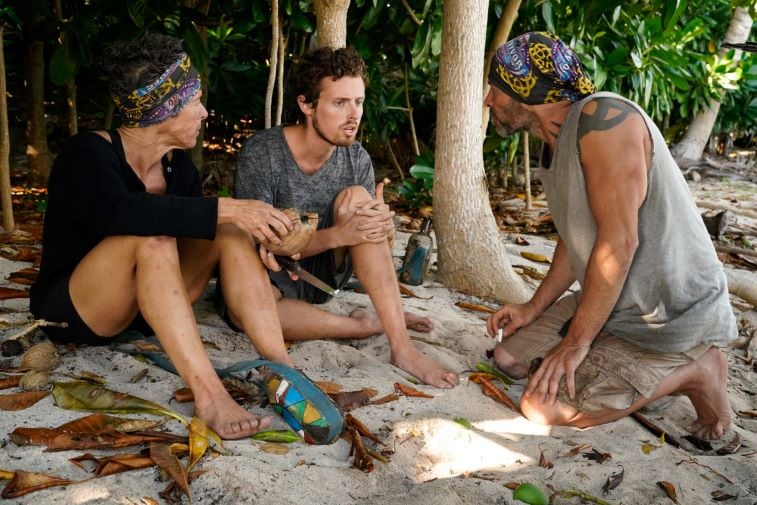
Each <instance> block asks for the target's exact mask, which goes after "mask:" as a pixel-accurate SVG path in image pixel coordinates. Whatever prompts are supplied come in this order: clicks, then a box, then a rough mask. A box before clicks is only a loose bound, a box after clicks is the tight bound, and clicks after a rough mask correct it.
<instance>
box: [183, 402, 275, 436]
mask: <svg viewBox="0 0 757 505" xmlns="http://www.w3.org/2000/svg"><path fill="white" fill-rule="evenodd" d="M195 415H196V416H197V417H199V418H200V419H202V420H203V421H205V423H206V424H207V425H208V427H209V428H211V429H212V430H213V431H215V432H216V433H218V436H220V437H221V438H223V439H226V440H234V439H238V438H245V437H249V436H250V435H252V434H254V433H256V432H258V431H260V430H264V429H266V428H267V427H268V426H270V425H271V419H270V418H268V417H261V418H258V417H255V416H254V415H252V414H250V413H249V412H247V411H246V410H245V409H244V408H242V407H240V406H239V405H238V404H237V402H235V401H234V400H232V399H231V397H230V396H229V395H228V393H226V392H224V394H219V395H214V396H210V397H209V398H208V399H207V400H206V401H201V400H198V399H197V398H195Z"/></svg>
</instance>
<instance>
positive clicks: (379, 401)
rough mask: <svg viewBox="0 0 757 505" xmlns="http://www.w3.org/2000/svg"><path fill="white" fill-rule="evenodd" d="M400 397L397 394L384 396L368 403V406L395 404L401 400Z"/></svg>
mask: <svg viewBox="0 0 757 505" xmlns="http://www.w3.org/2000/svg"><path fill="white" fill-rule="evenodd" d="M399 398H400V397H399V395H397V393H389V394H388V395H386V396H382V397H381V398H376V399H375V400H371V401H369V402H368V405H383V404H385V403H389V402H393V401H396V400H399Z"/></svg>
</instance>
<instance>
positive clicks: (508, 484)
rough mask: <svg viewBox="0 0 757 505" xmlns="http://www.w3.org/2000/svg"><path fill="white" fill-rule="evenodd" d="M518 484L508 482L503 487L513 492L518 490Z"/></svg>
mask: <svg viewBox="0 0 757 505" xmlns="http://www.w3.org/2000/svg"><path fill="white" fill-rule="evenodd" d="M520 484H521V483H520V482H508V483H507V484H505V485H504V486H505V487H506V488H507V489H509V490H511V491H515V490H516V489H518V486H520Z"/></svg>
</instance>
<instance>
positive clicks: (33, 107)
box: [25, 39, 52, 186]
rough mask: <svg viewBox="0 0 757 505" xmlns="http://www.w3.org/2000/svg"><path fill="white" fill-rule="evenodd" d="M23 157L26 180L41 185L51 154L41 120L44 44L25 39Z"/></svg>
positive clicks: (42, 184)
mask: <svg viewBox="0 0 757 505" xmlns="http://www.w3.org/2000/svg"><path fill="white" fill-rule="evenodd" d="M25 71H26V157H27V160H28V162H29V182H30V184H32V185H33V186H44V185H45V184H46V183H47V176H48V175H49V174H50V166H51V165H52V155H51V154H50V149H49V148H48V146H47V128H46V124H45V123H46V120H45V55H44V45H43V44H42V42H40V41H37V40H31V39H30V40H28V42H27V45H26V69H25Z"/></svg>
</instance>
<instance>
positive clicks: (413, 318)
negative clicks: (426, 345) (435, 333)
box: [404, 312, 434, 333]
mask: <svg viewBox="0 0 757 505" xmlns="http://www.w3.org/2000/svg"><path fill="white" fill-rule="evenodd" d="M404 314H405V328H407V329H408V330H413V331H417V332H418V333H429V332H430V331H431V330H433V329H434V323H432V322H431V319H429V318H427V317H421V316H418V315H415V314H413V313H412V312H405V313H404Z"/></svg>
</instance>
